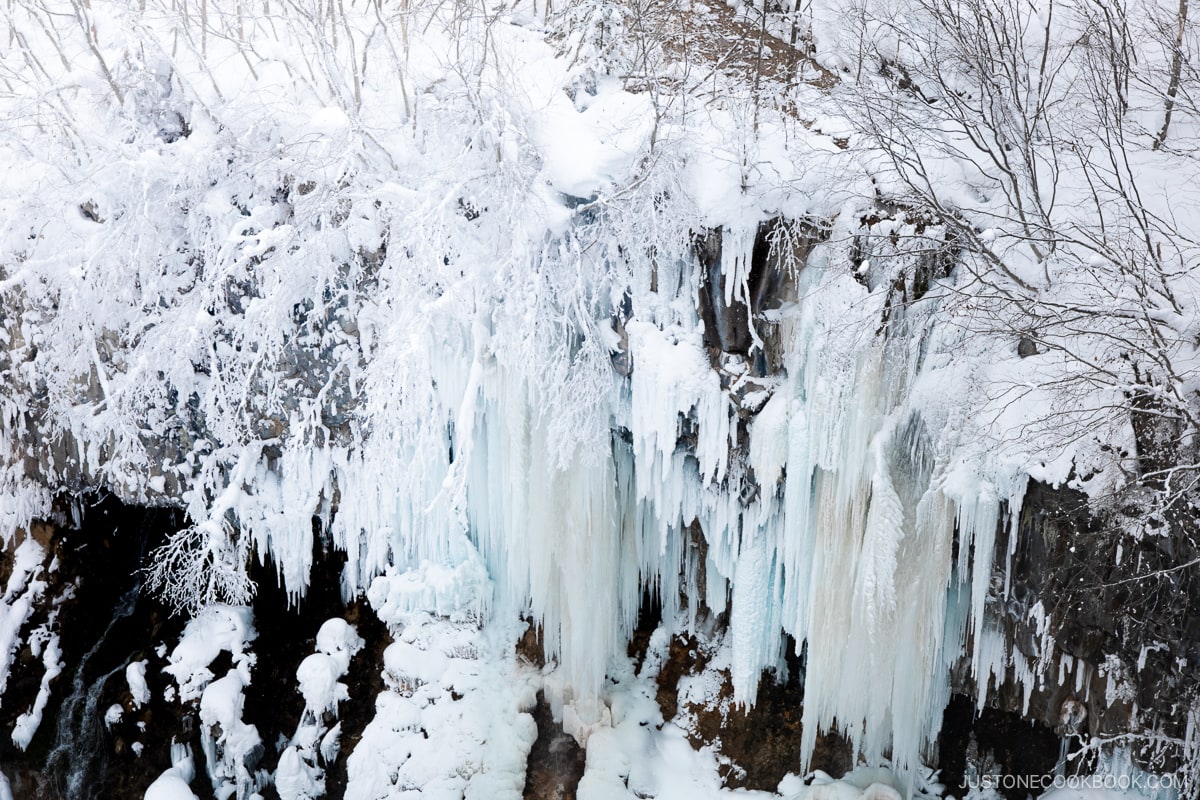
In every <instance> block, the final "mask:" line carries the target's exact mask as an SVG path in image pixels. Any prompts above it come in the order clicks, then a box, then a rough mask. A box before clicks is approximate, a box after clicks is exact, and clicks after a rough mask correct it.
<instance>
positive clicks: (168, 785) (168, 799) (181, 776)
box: [142, 742, 198, 800]
mask: <svg viewBox="0 0 1200 800" xmlns="http://www.w3.org/2000/svg"><path fill="white" fill-rule="evenodd" d="M195 775H196V768H195V764H194V762H193V760H192V753H191V750H190V749H189V748H188V747H187V745H181V744H178V743H175V742H172V744H171V766H170V768H169V769H167V770H166V771H164V772H163V773H162V775H159V776H158V778H156V779H155V781H154V783H152V784H150V786H149V788H147V789H146V794H144V795H143V796H142V797H143V800H198V798H197V797H196V795H195V793H193V792H192V790H191V788H190V786H189V784H190V783H191V782H192V779H193V778H194V777H195Z"/></svg>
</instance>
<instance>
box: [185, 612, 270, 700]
mask: <svg viewBox="0 0 1200 800" xmlns="http://www.w3.org/2000/svg"><path fill="white" fill-rule="evenodd" d="M255 635H256V634H255V631H254V625H253V614H252V612H251V611H250V609H249V608H245V607H235V606H227V605H212V606H209V607H208V608H205V609H204V610H203V611H201V612H200V614H199V615H198V616H196V617H194V618H192V619H190V620H188V623H187V625H186V626H185V627H184V629H183V634H182V635H181V636H180V641H179V644H177V645H176V646H175V648H174V649H173V650H172V651H171V655H170V656H169V657H168V659H167V661H168V663H167V666H165V667H163V672H165V673H167V674H168V675H170V676H171V677H173V678H174V679H175V682H176V683H177V684H178V685H179V699H180V702H186V701H188V700H194V699H196V698H198V697H200V696H201V695H202V693H203V692H204V690H205V687H206V686H207V685H208V683H209V682H210V681H211V680H212V679H213V677H214V676H213V674H212V673H211V672H210V671H209V669H208V666H209V664H211V663H212V662H213V661H214V660H215V659H216V657H217V656H218V655H220V654H221V652H222V651H225V652H228V653H229V654H230V655H231V656H233V662H234V664H235V665H238V666H239V667H240V668H243V669H248V668H249V666H250V665H251V664H253V661H254V655H253V654H252V653H250V652H249V650H248V649H247V645H248V644H249V643H250V642H251V641H253V639H254V638H255Z"/></svg>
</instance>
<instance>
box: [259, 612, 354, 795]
mask: <svg viewBox="0 0 1200 800" xmlns="http://www.w3.org/2000/svg"><path fill="white" fill-rule="evenodd" d="M316 646H317V652H315V653H313V654H312V655H309V656H307V657H306V658H305V659H304V660H303V661H301V662H300V666H299V667H298V668H297V670H296V680H297V681H298V683H299V688H300V694H301V695H302V696H303V697H304V711H303V712H302V714H301V717H300V724H299V726H298V727H297V728H296V732H295V734H294V735H293V736H292V740H291V742H290V743H289V744H288V746H287V748H286V749H285V750H284V751H283V753H282V754H280V756H279V766H278V767H277V768H276V770H275V776H274V782H275V790H276V791H277V792H278V793H279V797H280V799H281V800H311V798H316V797H322V796H324V794H325V770H324V766H323V765H325V764H328V763H330V762H331V761H333V760H334V759H335V758H337V755H338V739H339V737H340V735H341V723H340V722H332V721H333V720H336V719H337V708H338V703H340V702H341V701H343V700H347V699H349V697H350V695H349V687H348V686H347V685H346V684H345V683H343V682H341V681H340V680H339V679H340V678H342V677H343V676H345V674H346V672H347V671H348V670H349V668H350V661H351V659H353V658H354V655H355V654H356V653H357V652H358V651H359V650H361V649H362V646H363V640H362V639H361V638H360V637H359V635H358V634H357V633H356V632H355V630H354V627H353V626H351V625H350V624H349V623H348V622H346V621H345V620H343V619H339V618H336V617H335V618H333V619H329V620H326V621H325V622H324V623H323V624H322V625H321V628H320V630H319V631H318V632H317V642H316Z"/></svg>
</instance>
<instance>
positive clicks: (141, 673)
mask: <svg viewBox="0 0 1200 800" xmlns="http://www.w3.org/2000/svg"><path fill="white" fill-rule="evenodd" d="M147 663H148V661H147V660H146V659H144V658H143V659H142V660H141V661H133V662H131V663H130V664H129V665H127V666H126V667H125V682H126V684H128V686H129V695H130V697H132V698H133V707H134V708H141V707H142V706H144V705H146V703H149V702H150V687H149V686H147V685H146V664H147Z"/></svg>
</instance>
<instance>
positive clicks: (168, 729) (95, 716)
mask: <svg viewBox="0 0 1200 800" xmlns="http://www.w3.org/2000/svg"><path fill="white" fill-rule="evenodd" d="M179 524H180V517H179V515H178V513H176V512H173V511H169V510H161V509H139V508H136V507H129V506H124V505H122V504H121V503H119V502H117V501H115V500H113V499H112V498H106V499H104V500H101V501H95V502H91V503H89V504H88V505H87V507H86V508H85V509H84V511H83V514H82V522H81V524H80V526H79V527H78V528H74V527H71V526H69V525H63V526H62V527H57V528H51V527H49V526H38V527H36V528H35V529H34V531H33V532H32V535H34V536H36V537H37V538H38V539H39V540H41V541H42V543H43V544H44V545H45V546H46V547H47V555H46V559H45V561H44V565H43V567H44V569H45V571H44V572H43V573H42V575H43V578H44V580H45V582H46V587H45V589H44V590H43V591H42V592H41V594H40V598H39V601H38V604H37V607H36V609H35V611H34V613H33V614H32V615H31V616H30V618H29V619H28V621H27V622H26V624H25V625H24V626H23V627H22V630H21V633H22V638H23V640H25V644H24V645H23V646H22V648H21V649H20V650H19V651H18V652H17V653H16V660H15V662H14V663H13V666H12V671H11V674H10V677H9V682H8V686H7V688H6V690H5V691H4V693H3V695H2V696H0V726H3V729H4V731H5V732H6V734H7V732H9V731H11V730H13V727H14V723H15V720H16V718H17V716H18V714H19V713H20V712H22V711H24V710H25V709H27V708H29V707H30V706H31V705H32V704H33V698H34V696H35V695H36V693H37V689H38V685H39V682H40V681H41V678H42V676H43V675H44V674H45V669H44V666H43V664H42V663H41V659H39V658H38V656H37V654H35V653H33V652H31V650H30V643H31V642H36V641H38V638H39V637H38V636H37V635H36V634H35V635H33V636H30V635H29V634H30V633H31V632H32V631H36V630H38V629H39V628H44V629H46V630H48V631H49V632H51V633H52V634H54V635H56V636H59V637H60V638H59V641H61V643H62V645H61V663H62V665H63V669H62V672H61V674H60V675H59V676H58V677H57V678H56V679H55V680H54V681H53V682H52V684H51V686H52V693H51V695H50V697H51V700H50V703H49V705H48V706H47V707H46V710H45V714H44V716H43V718H42V721H41V724H40V725H39V726H38V728H37V732H36V733H35V735H34V736H33V737H32V740H31V741H30V743H29V745H28V747H26V748H25V749H23V750H22V749H18V748H17V747H16V746H14V743H13V741H12V739H10V738H9V737H8V736H7V735H5V736H4V737H3V738H0V764H3V765H4V768H3V772H4V774H5V775H6V776H7V778H8V780H9V782H10V784H11V788H12V791H13V796H14V797H20V798H30V800H43V799H44V800H58V799H59V798H72V800H75V799H76V798H77V799H78V800H89V799H90V798H105V799H106V800H107V799H108V798H112V799H113V800H125V799H126V798H128V800H135V799H136V800H140V798H141V797H142V796H143V795H144V793H145V792H146V790H147V788H148V787H149V786H150V784H151V783H152V782H153V781H154V780H155V779H156V778H157V777H158V776H159V775H160V774H161V773H163V771H165V770H167V769H168V768H169V767H171V766H172V746H173V745H176V744H180V745H184V746H186V747H188V748H190V750H191V752H192V754H193V757H194V759H195V767H196V772H197V773H198V774H199V775H200V776H201V777H200V778H199V779H197V780H195V781H193V782H192V785H191V788H192V791H193V792H195V793H197V794H198V795H199V796H200V797H201V798H211V797H212V796H213V793H212V788H211V786H209V784H208V781H207V780H205V778H204V774H205V771H206V769H207V768H208V767H209V766H210V765H208V764H206V762H205V755H204V749H203V747H202V746H201V736H200V729H201V720H200V716H199V707H198V705H197V703H196V702H189V703H181V702H179V701H178V700H177V699H175V693H176V692H177V690H178V687H177V684H176V683H175V681H174V680H173V679H172V678H171V677H170V676H169V675H168V674H167V673H166V672H165V671H164V669H165V668H166V667H167V666H168V659H167V655H168V654H169V650H170V648H171V647H173V646H174V645H175V643H176V642H177V641H178V639H179V636H180V633H181V632H182V630H183V624H184V619H183V618H182V617H180V616H179V615H177V614H175V615H173V614H172V612H171V609H169V608H167V607H166V606H164V605H163V604H162V603H160V602H159V601H158V600H156V599H155V598H154V597H153V596H151V595H149V594H147V593H146V592H144V591H142V590H141V586H140V576H139V570H140V569H141V568H142V567H143V566H144V563H145V561H144V559H145V556H146V553H147V552H148V551H149V550H150V549H151V548H152V547H153V546H154V545H155V544H156V543H157V542H159V541H161V540H162V538H163V537H164V536H165V535H166V534H167V533H169V532H170V531H171V530H173V529H174V528H175V527H177V526H178V525H179ZM341 560H343V559H342V558H341V557H340V556H332V555H328V554H326V553H324V552H323V551H318V552H317V553H315V554H314V564H315V566H314V578H316V580H314V585H313V589H312V592H310V594H309V595H308V597H306V598H305V600H303V601H302V602H301V603H300V604H299V605H295V604H289V602H288V598H287V595H286V593H285V592H284V591H283V590H282V589H281V588H280V587H279V585H278V582H277V580H276V577H275V575H274V571H273V570H272V569H270V568H260V569H259V570H258V572H257V574H256V575H255V577H256V579H257V582H258V587H259V594H258V598H257V600H256V602H255V605H254V612H255V615H254V619H255V626H256V628H257V634H258V635H257V638H256V640H255V645H254V647H255V650H256V651H257V653H258V658H257V660H256V663H255V665H254V668H253V673H254V677H253V682H252V687H253V690H252V691H248V692H247V693H246V702H245V708H244V715H243V719H244V720H245V721H246V722H247V723H248V724H251V725H254V726H255V727H256V728H257V729H258V731H259V733H260V736H261V737H262V740H263V741H264V742H265V743H268V746H267V747H266V748H265V749H264V750H263V752H262V755H261V757H259V758H258V759H256V760H255V761H254V763H252V764H251V765H250V766H251V767H252V768H254V769H258V770H264V771H266V772H274V770H275V769H276V767H277V765H278V759H279V755H280V753H279V750H278V748H277V747H276V743H277V742H279V741H287V740H288V739H290V738H291V736H292V734H293V732H294V731H295V730H296V728H297V724H298V723H299V721H300V717H301V710H302V709H303V707H304V700H303V698H302V697H301V696H300V695H299V694H298V691H297V680H296V671H297V666H298V665H299V664H300V662H301V661H302V660H303V659H304V657H305V656H307V655H308V654H309V653H311V652H312V651H313V641H314V637H315V636H316V633H317V630H318V628H319V627H320V625H321V623H322V622H323V621H324V620H326V619H328V618H330V617H343V618H345V619H346V620H347V621H348V622H350V623H351V624H352V625H354V626H355V627H356V629H357V630H358V631H359V635H360V636H362V638H363V639H364V640H365V646H364V647H363V648H362V650H360V651H359V653H358V654H357V655H356V656H355V658H354V659H353V660H352V661H351V663H350V671H349V676H350V678H349V680H350V681H352V685H353V686H354V690H353V691H352V692H351V693H350V697H349V699H348V700H347V701H345V702H343V703H342V704H341V705H340V708H339V712H340V721H341V729H340V730H341V740H342V743H343V747H342V748H341V750H340V755H339V756H338V757H337V758H333V759H331V760H330V761H329V762H328V764H326V775H325V785H326V789H327V793H328V796H329V797H341V796H342V794H343V793H344V791H345V786H346V764H345V758H346V755H347V754H348V753H349V752H350V751H351V750H352V749H353V746H354V744H355V743H356V742H357V741H358V738H359V736H360V735H361V733H362V730H363V728H364V727H365V726H366V724H367V723H368V722H369V721H370V720H371V719H372V718H373V716H374V711H375V705H374V698H375V696H376V695H377V694H378V693H379V691H380V690H381V689H382V686H383V681H382V678H381V665H382V662H383V656H382V652H383V649H384V648H385V647H386V646H387V644H388V643H389V642H390V637H389V636H388V634H387V630H386V628H385V626H384V625H383V624H382V623H381V622H380V621H379V620H378V618H377V617H376V616H375V615H374V614H373V613H371V612H370V611H369V610H368V611H367V613H363V611H364V604H363V603H362V602H356V603H352V604H350V605H349V606H347V605H346V604H345V603H343V602H342V599H341V593H340V590H339V587H338V571H339V569H340V566H341V564H340V562H341ZM52 564H53V567H52V568H51V565H52ZM12 567H13V555H12V553H6V554H5V555H4V559H3V560H2V561H0V583H3V582H4V581H6V580H7V579H8V578H9V577H10V575H11V572H12ZM47 620H49V623H48V624H47ZM138 665H140V667H141V668H140V670H138V672H139V673H140V675H142V676H143V677H144V684H140V685H139V682H138V681H137V680H136V679H133V680H131V679H130V677H129V675H128V670H129V669H130V668H131V666H132V667H134V668H135V669H136V668H137V667H138ZM228 666H229V655H228V653H223V654H221V655H219V656H217V657H216V659H215V660H213V661H212V662H211V663H210V664H208V669H209V670H210V671H211V672H212V673H213V674H216V675H220V674H224V672H225V671H226V669H227V668H228ZM263 797H264V798H266V800H272V798H277V797H278V795H277V794H276V792H275V789H274V787H272V786H266V787H264V789H263Z"/></svg>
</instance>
